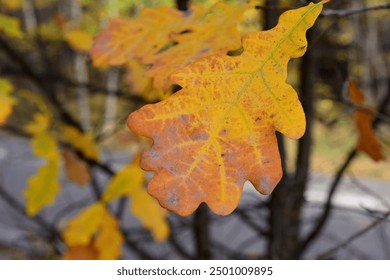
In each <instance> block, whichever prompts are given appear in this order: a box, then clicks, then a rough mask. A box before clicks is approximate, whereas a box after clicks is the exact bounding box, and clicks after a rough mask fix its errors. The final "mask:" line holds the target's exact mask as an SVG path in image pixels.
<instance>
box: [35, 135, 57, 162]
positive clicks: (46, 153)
mask: <svg viewBox="0 0 390 280" xmlns="http://www.w3.org/2000/svg"><path fill="white" fill-rule="evenodd" d="M32 148H33V152H34V154H35V155H36V156H39V157H44V158H47V159H53V160H58V150H57V141H56V139H55V138H54V137H53V135H51V134H50V133H49V132H43V133H39V134H37V135H36V136H34V137H33V139H32Z"/></svg>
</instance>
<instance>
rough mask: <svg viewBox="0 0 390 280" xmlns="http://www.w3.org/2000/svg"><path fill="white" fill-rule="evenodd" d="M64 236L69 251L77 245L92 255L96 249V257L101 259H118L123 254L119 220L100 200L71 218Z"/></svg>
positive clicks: (80, 249) (83, 251)
mask: <svg viewBox="0 0 390 280" xmlns="http://www.w3.org/2000/svg"><path fill="white" fill-rule="evenodd" d="M62 236H63V237H64V240H65V242H66V244H67V245H68V246H69V251H71V250H72V248H74V247H76V248H78V249H79V251H81V252H82V253H88V256H89V257H91V254H90V253H92V252H94V250H96V258H97V259H101V260H105V259H108V260H111V259H118V258H119V257H120V255H121V245H122V242H123V236H122V233H121V231H120V228H119V222H118V220H117V219H116V218H115V217H113V216H112V215H111V214H110V213H109V211H108V210H107V208H105V206H104V205H103V204H102V203H100V202H97V203H94V204H92V205H91V206H89V207H88V208H87V209H85V210H83V211H82V212H81V213H80V214H79V215H77V216H76V217H74V218H73V219H71V220H70V221H69V223H68V225H67V227H66V228H65V230H64V231H63V233H62ZM79 246H84V247H79ZM85 251H87V252H85ZM91 251H92V252H91ZM93 256H94V255H93Z"/></svg>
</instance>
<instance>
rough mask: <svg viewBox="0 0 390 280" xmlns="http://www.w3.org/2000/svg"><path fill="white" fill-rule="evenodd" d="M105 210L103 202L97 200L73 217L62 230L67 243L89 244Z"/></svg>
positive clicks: (75, 244)
mask: <svg viewBox="0 0 390 280" xmlns="http://www.w3.org/2000/svg"><path fill="white" fill-rule="evenodd" d="M105 211H106V210H105V208H104V206H103V204H102V203H100V202H97V203H94V204H92V205H90V206H89V207H88V208H86V209H84V210H83V211H81V212H80V214H78V215H77V216H76V217H74V218H72V219H71V220H70V221H69V223H68V225H67V226H66V228H65V229H64V231H63V232H62V236H63V238H64V240H65V242H66V244H67V245H68V246H77V245H87V244H89V243H90V242H91V240H92V238H93V236H94V235H95V233H96V232H97V230H98V229H99V226H100V225H101V220H102V215H103V214H104V213H105Z"/></svg>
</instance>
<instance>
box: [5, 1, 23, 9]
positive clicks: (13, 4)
mask: <svg viewBox="0 0 390 280" xmlns="http://www.w3.org/2000/svg"><path fill="white" fill-rule="evenodd" d="M22 4H23V0H0V6H3V7H4V8H6V9H7V10H9V11H16V10H19V9H20V8H21V7H22Z"/></svg>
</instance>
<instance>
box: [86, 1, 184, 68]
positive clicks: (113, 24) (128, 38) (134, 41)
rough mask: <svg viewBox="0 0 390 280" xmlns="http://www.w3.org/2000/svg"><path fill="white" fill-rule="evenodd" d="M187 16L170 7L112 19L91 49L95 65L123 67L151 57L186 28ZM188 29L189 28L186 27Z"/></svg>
mask: <svg viewBox="0 0 390 280" xmlns="http://www.w3.org/2000/svg"><path fill="white" fill-rule="evenodd" d="M185 18H186V16H185V15H184V14H182V13H181V12H180V11H178V10H176V9H173V8H168V7H158V8H145V9H143V10H142V13H141V15H140V17H138V18H135V19H124V18H114V19H110V22H109V27H108V29H106V30H105V31H103V32H101V33H100V34H99V35H98V36H97V37H96V38H95V42H94V44H93V47H92V50H91V57H92V59H93V64H94V66H97V67H99V66H105V65H107V64H110V65H120V64H124V63H126V62H127V61H128V60H129V59H132V58H141V57H143V58H149V57H150V56H153V55H154V54H155V53H156V52H157V51H158V50H160V49H161V48H162V47H164V46H165V45H166V44H167V43H168V42H169V41H170V39H169V34H170V33H171V32H172V31H174V30H180V28H183V23H184V19H185ZM184 28H185V27H184Z"/></svg>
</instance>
